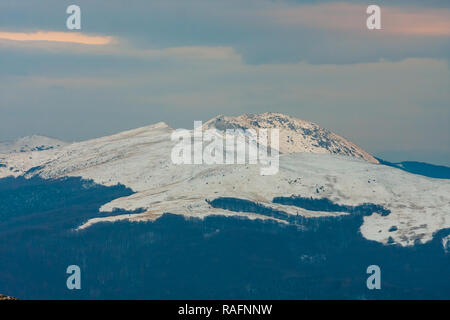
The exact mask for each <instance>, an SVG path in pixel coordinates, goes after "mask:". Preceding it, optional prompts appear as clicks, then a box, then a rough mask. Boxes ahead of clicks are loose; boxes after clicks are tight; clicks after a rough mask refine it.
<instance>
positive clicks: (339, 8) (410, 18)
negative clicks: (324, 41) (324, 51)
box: [266, 3, 450, 36]
mask: <svg viewBox="0 0 450 320" xmlns="http://www.w3.org/2000/svg"><path fill="white" fill-rule="evenodd" d="M366 8H367V6H362V5H354V4H349V3H327V4H319V5H299V6H293V7H290V8H285V9H280V10H272V11H269V12H266V15H268V16H270V17H272V18H273V19H275V20H276V21H277V22H278V23H280V24H287V25H298V26H308V27H312V28H319V29H327V30H341V31H345V32H351V31H356V32H358V31H359V32H361V31H366V19H367V17H368V15H367V14H366ZM381 29H382V30H380V32H383V33H386V34H392V35H395V34H398V35H406V36H422V35H425V36H450V10H449V9H425V8H423V9H417V8H412V9H411V8H408V9H406V8H399V7H389V6H381Z"/></svg>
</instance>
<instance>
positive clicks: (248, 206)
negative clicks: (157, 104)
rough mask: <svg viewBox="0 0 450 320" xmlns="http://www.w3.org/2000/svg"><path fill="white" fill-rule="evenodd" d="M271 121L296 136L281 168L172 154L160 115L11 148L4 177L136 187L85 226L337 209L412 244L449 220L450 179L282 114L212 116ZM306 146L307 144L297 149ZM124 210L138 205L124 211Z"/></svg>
mask: <svg viewBox="0 0 450 320" xmlns="http://www.w3.org/2000/svg"><path fill="white" fill-rule="evenodd" d="M252 119H253V120H252ZM270 126H271V127H277V128H278V127H279V128H280V130H282V131H283V135H281V134H280V135H281V136H282V137H285V138H287V136H289V137H291V138H292V141H293V142H291V141H287V140H286V144H283V145H282V146H281V147H280V149H281V151H282V152H284V153H283V154H282V155H281V156H280V159H279V161H280V163H279V172H278V173H277V174H275V175H269V176H262V175H261V174H260V168H261V166H262V165H260V164H255V165H249V164H240V165H217V164H216V165H178V164H174V163H172V161H171V152H172V149H173V147H174V145H175V142H173V141H172V140H171V134H172V133H173V132H174V130H173V129H172V128H170V127H169V126H168V125H167V124H165V123H157V124H155V125H152V126H147V127H143V128H138V129H134V130H129V131H125V132H122V133H119V134H116V135H112V136H108V137H103V138H98V139H93V140H88V141H84V142H78V143H73V144H70V145H66V146H64V147H61V148H57V149H52V150H46V151H40V152H29V153H25V154H24V153H13V154H9V155H7V156H4V157H3V160H2V163H3V164H4V165H3V167H2V168H0V177H7V176H15V177H19V176H24V177H26V178H32V177H40V178H44V179H58V178H63V177H81V178H83V179H86V180H92V181H93V182H95V183H97V184H100V185H104V186H115V185H118V184H121V185H124V186H125V187H128V188H130V189H131V190H133V192H134V193H133V194H132V195H129V196H123V197H120V198H117V199H115V200H113V201H110V202H108V203H105V204H103V206H102V207H101V208H100V211H101V212H102V216H100V217H96V218H92V219H89V220H88V221H86V222H85V223H83V224H82V225H80V226H78V227H79V229H85V228H88V227H91V226H92V225H94V224H96V223H98V222H105V221H120V220H130V221H152V220H155V219H158V218H160V217H161V215H162V214H164V213H173V214H178V215H183V216H186V217H197V218H204V217H206V216H209V215H225V216H245V217H247V218H249V219H263V220H267V219H268V220H274V221H278V222H280V223H283V224H290V223H292V221H293V219H294V218H295V217H298V216H299V217H305V218H317V217H337V216H342V215H347V214H350V213H352V212H355V211H357V212H363V214H364V215H365V217H364V223H363V224H362V226H361V228H360V231H361V233H362V235H363V236H364V237H365V238H366V239H370V240H374V241H378V242H380V243H383V244H393V243H396V244H400V245H403V246H411V245H414V244H415V243H425V242H428V241H430V240H431V239H432V238H433V234H435V233H436V232H437V231H439V230H441V229H445V228H449V227H450V216H449V215H448V212H450V201H449V199H450V182H449V181H444V180H435V179H429V178H425V177H420V176H416V175H411V174H409V173H406V172H404V171H401V170H398V169H396V168H391V167H387V166H382V165H379V164H377V163H374V161H370V160H371V156H370V157H369V155H366V154H365V153H364V152H363V151H362V150H361V149H360V148H357V147H356V146H354V144H352V143H350V142H348V141H346V140H345V139H343V138H340V137H339V136H337V135H334V134H332V133H330V132H328V131H326V130H323V129H319V128H317V127H314V128H315V129H314V130H313V129H311V128H312V127H311V126H312V125H311V124H310V123H306V122H302V121H301V120H298V119H294V118H291V117H288V116H284V115H280V114H263V115H259V116H251V115H244V116H242V117H237V118H227V117H217V118H215V119H212V120H211V121H208V122H207V123H205V127H206V128H212V127H213V128H217V129H226V128H230V127H239V128H248V127H252V128H255V127H258V128H262V127H270ZM302 126H303V127H304V128H303V127H302ZM305 128H306V129H305ZM304 129H305V130H306V131H305V130H304ZM308 130H310V131H308ZM307 132H309V133H310V135H308V134H307ZM306 141H308V143H309V144H308V143H306ZM320 141H323V143H319V142H320ZM344 146H345V147H346V149H344ZM352 146H353V149H352ZM339 148H340V149H339ZM300 150H303V151H308V152H295V151H300ZM313 152H316V153H313ZM342 153H344V154H342ZM366 160H368V161H366ZM307 199H310V200H307ZM311 203H312V204H313V205H311ZM361 206H362V207H361ZM364 206H365V207H364ZM116 210H125V211H127V212H136V211H138V213H134V214H126V215H117V214H115V213H114V212H115V211H116ZM108 213H109V216H105V215H107V214H108ZM294 220H295V219H294ZM74 227H76V226H74Z"/></svg>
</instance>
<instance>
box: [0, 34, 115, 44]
mask: <svg viewBox="0 0 450 320" xmlns="http://www.w3.org/2000/svg"><path fill="white" fill-rule="evenodd" d="M0 39H3V40H10V41H48V42H67V43H77V44H85V45H106V44H110V43H112V42H113V39H114V38H113V37H111V36H99V35H96V36H93V35H87V34H83V33H79V32H54V31H37V32H30V33H25V32H0Z"/></svg>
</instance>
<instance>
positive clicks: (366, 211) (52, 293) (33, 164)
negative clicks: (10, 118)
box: [0, 116, 450, 300]
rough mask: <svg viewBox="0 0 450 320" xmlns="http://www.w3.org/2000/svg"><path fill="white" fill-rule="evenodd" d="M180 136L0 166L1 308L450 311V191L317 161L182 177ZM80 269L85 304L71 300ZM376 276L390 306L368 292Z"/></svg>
mask: <svg viewBox="0 0 450 320" xmlns="http://www.w3.org/2000/svg"><path fill="white" fill-rule="evenodd" d="M264 117H265V116H263V118H264ZM286 118H288V117H287V116H286ZM216 119H217V118H216ZM292 121H294V120H292ZM214 122H215V121H211V122H209V123H208V124H206V123H205V129H206V128H208V127H210V128H215V126H214V125H212V126H211V123H214ZM240 125H241V126H242V127H244V126H243V125H242V123H241V124H240ZM258 125H259V126H262V125H263V124H262V123H259V124H258ZM286 125H287V126H288V127H289V124H288V123H286ZM255 126H256V124H255ZM292 126H294V124H292ZM219 127H220V126H219ZM256 127H257V126H256ZM297 131H299V130H297ZM176 132H177V131H175V130H173V129H172V128H170V127H169V126H168V125H167V124H166V123H163V122H161V123H157V124H154V125H151V126H146V127H142V128H138V129H133V130H129V131H125V132H121V133H118V134H115V135H112V136H108V137H102V138H98V139H92V140H88V141H83V142H77V143H72V144H69V145H65V146H62V147H59V148H54V149H49V150H43V151H31V152H19V153H9V154H2V155H0V163H2V164H3V165H2V166H0V260H1V261H2V266H1V272H0V292H2V293H3V294H7V295H11V296H14V297H18V298H20V299H21V300H22V299H424V298H426V299H448V298H449V293H450V290H449V288H450V278H449V277H448V275H447V273H448V271H447V270H449V267H450V259H448V254H449V252H450V247H449V246H450V221H449V212H450V210H449V209H450V208H449V206H450V199H449V197H450V181H449V180H440V179H432V178H427V177H423V176H418V175H415V174H410V173H408V172H405V171H403V170H399V169H397V168H394V167H389V166H385V165H380V164H377V163H374V162H371V161H366V160H364V159H362V158H360V157H358V156H356V157H355V156H350V155H343V154H332V153H330V152H329V151H328V150H319V149H315V148H317V147H314V146H311V147H310V148H309V150H310V151H312V150H319V151H318V152H320V153H309V152H293V153H290V152H288V151H286V150H288V149H284V148H285V147H286V146H281V147H280V149H282V150H283V151H282V154H281V155H280V158H279V170H278V172H277V173H276V174H274V175H261V172H260V169H261V167H264V166H266V164H264V163H262V164H261V163H259V164H235V165H231V164H228V165H220V164H212V165H206V164H203V165H202V164H174V163H173V162H172V159H171V154H172V152H173V150H174V147H175V146H176V145H177V144H178V141H173V140H172V137H173V134H174V133H176ZM191 133H192V132H191ZM218 137H220V135H218ZM252 139H253V138H252V137H249V139H246V140H245V141H246V143H247V144H250V143H252ZM188 141H189V142H190V141H191V139H188ZM194 141H195V139H194ZM294 141H295V140H294ZM314 144H316V143H314ZM293 147H294V146H291V147H290V148H293ZM295 147H297V146H295ZM313 147H314V148H313ZM298 150H301V148H300V147H298ZM137 222H139V223H137ZM74 264H75V265H77V266H79V267H80V270H81V272H82V276H81V279H82V280H81V281H82V288H83V289H82V290H67V287H66V285H65V284H66V280H67V277H68V276H69V275H68V274H66V270H67V266H70V265H74ZM373 264H376V265H377V266H379V267H380V268H381V270H382V271H381V281H382V290H369V289H368V288H367V286H366V281H367V277H368V276H369V275H368V274H366V270H367V267H368V266H369V265H373ZM412 266H413V267H412ZM211 283H214V286H211Z"/></svg>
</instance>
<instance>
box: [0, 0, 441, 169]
mask: <svg viewBox="0 0 450 320" xmlns="http://www.w3.org/2000/svg"><path fill="white" fill-rule="evenodd" d="M70 4H77V5H79V6H80V7H81V30H80V32H75V31H70V30H67V28H66V18H67V17H68V15H67V14H66V8H67V6H68V5H70ZM369 4H378V5H380V7H381V10H382V11H381V23H382V30H367V28H366V18H367V14H366V12H365V11H366V8H367V6H368V5H369ZM449 58H450V2H449V1H448V0H445V1H444V0H443V1H437V0H436V1H433V0H432V1H399V0H397V1H396V0H389V1H385V0H375V1H340V2H331V1H294V0H291V1H289V0H286V1H282V0H279V1H276V0H272V1H270V0H221V1H218V0H157V1H156V0H142V1H141V0H133V1H118V0H108V1H93V0H80V1H76V2H75V1H64V0H41V1H25V0H21V1H17V0H2V1H1V2H0V140H8V139H13V138H17V137H20V136H25V135H31V134H41V135H46V136H51V137H57V138H60V139H63V140H67V141H76V140H84V139H88V138H93V137H98V136H103V135H108V134H112V133H116V132H119V131H122V130H126V129H131V128H136V127H139V126H143V125H148V124H152V123H155V122H158V121H165V122H167V123H169V124H170V125H171V126H172V127H175V128H178V127H184V128H191V127H192V126H193V121H194V120H204V121H206V120H208V119H209V118H211V117H213V116H216V115H217V114H225V115H238V114H241V113H260V112H266V111H273V112H282V113H287V114H290V115H292V116H295V117H298V118H301V119H305V120H310V121H313V122H316V123H318V124H320V125H321V126H322V127H325V128H328V129H330V130H333V131H335V132H337V133H338V134H341V135H343V136H345V137H346V138H348V139H350V140H351V141H354V142H355V143H357V144H359V145H360V146H361V147H362V148H364V149H366V150H367V151H368V152H371V153H372V154H374V155H378V156H382V157H384V158H386V159H387V160H391V161H398V160H419V161H427V162H431V163H436V164H444V165H450V69H449V64H448V61H449Z"/></svg>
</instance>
